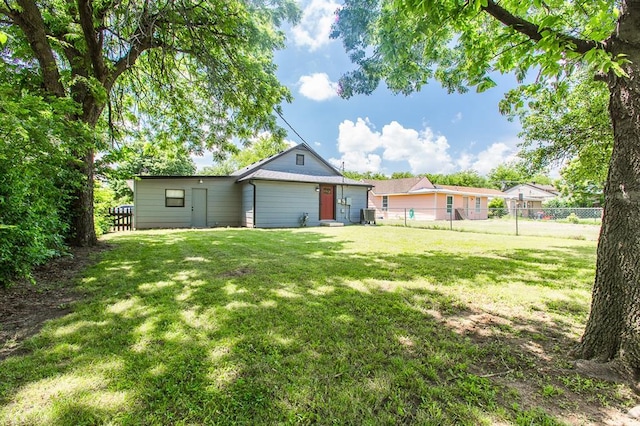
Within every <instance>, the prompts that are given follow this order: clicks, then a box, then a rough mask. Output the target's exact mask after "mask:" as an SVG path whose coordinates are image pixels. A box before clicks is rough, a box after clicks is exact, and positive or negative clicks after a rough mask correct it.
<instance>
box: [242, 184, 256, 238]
mask: <svg viewBox="0 0 640 426" xmlns="http://www.w3.org/2000/svg"><path fill="white" fill-rule="evenodd" d="M253 191H254V189H253V185H251V184H250V183H244V184H242V207H241V211H242V213H241V214H242V217H241V218H240V225H241V226H244V227H247V228H253V227H254V223H253V207H254V206H253Z"/></svg>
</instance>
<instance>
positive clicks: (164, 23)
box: [0, 0, 300, 244]
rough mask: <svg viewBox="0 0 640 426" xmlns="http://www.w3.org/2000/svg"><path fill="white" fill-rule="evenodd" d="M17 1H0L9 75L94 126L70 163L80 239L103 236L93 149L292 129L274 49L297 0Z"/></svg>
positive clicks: (215, 146) (225, 147) (200, 141)
mask: <svg viewBox="0 0 640 426" xmlns="http://www.w3.org/2000/svg"><path fill="white" fill-rule="evenodd" d="M18 3H20V4H19V5H18ZM18 3H16V2H15V1H13V0H11V1H8V2H5V3H3V4H2V5H0V14H1V15H2V16H3V24H2V31H3V32H2V34H3V36H2V40H0V42H3V41H7V42H6V44H5V45H4V46H3V55H2V57H1V58H0V61H5V62H6V63H7V64H11V66H13V67H14V71H15V72H14V74H12V75H10V80H11V82H12V83H13V85H14V86H15V87H18V88H20V89H22V90H25V91H32V92H31V93H32V94H34V93H40V91H42V90H44V92H46V94H47V95H48V96H47V97H45V98H44V99H45V101H46V102H49V99H52V102H53V100H57V99H59V98H65V99H67V100H68V101H71V100H75V101H77V102H78V103H79V104H80V105H79V106H80V109H79V110H78V111H77V113H75V114H65V113H64V111H61V110H55V111H53V110H52V112H54V113H55V114H54V117H56V118H58V119H59V120H61V121H76V122H78V123H84V124H86V125H88V126H89V127H91V128H92V129H93V130H94V134H93V138H92V139H91V143H90V144H88V145H77V146H75V147H74V149H73V153H74V154H75V160H74V163H73V168H76V169H80V170H82V171H83V172H84V175H85V179H84V180H83V181H82V186H81V187H76V188H75V189H76V190H75V191H73V197H71V198H70V199H69V200H68V203H67V208H68V209H69V210H70V213H71V217H72V221H71V225H72V229H70V234H71V235H72V236H73V237H74V241H76V242H78V243H79V244H91V243H93V242H95V236H94V235H92V233H93V226H92V225H93V224H92V223H89V220H86V219H85V218H89V217H92V216H91V215H86V214H84V213H85V212H87V211H90V210H91V208H92V201H93V200H91V199H90V198H91V197H89V196H85V195H86V194H90V192H91V190H92V185H93V181H92V171H93V166H94V164H93V158H94V154H95V153H96V152H98V151H103V152H104V151H108V150H110V149H111V148H113V146H117V145H118V144H126V143H128V142H130V141H131V140H134V141H135V140H144V141H151V142H152V144H153V145H155V146H157V147H158V151H159V152H164V151H169V152H180V153H202V152H204V150H207V149H208V150H213V151H214V152H216V153H220V155H223V154H224V153H225V152H227V151H230V150H233V142H232V141H233V140H234V137H237V138H239V139H240V140H242V141H245V140H248V139H249V138H251V137H254V136H255V135H256V134H258V133H259V132H261V131H269V132H271V133H272V134H274V135H276V137H278V138H282V137H283V136H284V130H283V129H281V128H280V127H279V126H278V125H277V122H276V114H275V113H276V112H278V111H279V105H280V104H281V103H282V102H286V101H290V100H291V93H290V91H289V90H288V89H287V88H286V87H285V86H283V85H281V84H280V82H279V81H278V79H277V76H276V66H275V64H274V63H273V55H274V51H275V50H277V49H280V48H282V47H284V39H285V36H284V32H283V31H281V30H279V26H280V25H282V24H283V23H284V22H290V23H295V22H296V21H297V19H298V18H299V14H300V12H299V9H298V7H297V5H296V3H295V1H294V0H275V1H270V0H264V1H260V0H227V1H213V0H206V1H192V0H186V1H181V2H169V3H166V2H157V1H148V2H136V1H130V0H126V1H124V2H120V1H116V2H109V1H106V2H97V3H95V2H90V4H87V5H86V7H83V6H82V5H83V4H84V3H82V2H80V4H75V3H73V4H68V3H65V2H61V1H58V0H44V1H39V2H35V1H33V0H25V2H24V3H22V2H18ZM5 31H6V35H8V39H7V40H5V37H4V35H5ZM3 81H4V80H3ZM7 81H9V80H7ZM116 189H117V190H118V191H119V192H120V191H121V188H116ZM119 196H121V194H119ZM89 225H91V226H89Z"/></svg>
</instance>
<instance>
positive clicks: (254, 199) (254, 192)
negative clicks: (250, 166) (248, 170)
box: [249, 180, 257, 228]
mask: <svg viewBox="0 0 640 426" xmlns="http://www.w3.org/2000/svg"><path fill="white" fill-rule="evenodd" d="M249 185H251V186H253V228H257V226H256V222H257V220H256V217H257V216H256V185H255V184H254V183H253V181H252V180H250V181H249Z"/></svg>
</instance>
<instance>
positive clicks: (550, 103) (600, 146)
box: [507, 72, 613, 207]
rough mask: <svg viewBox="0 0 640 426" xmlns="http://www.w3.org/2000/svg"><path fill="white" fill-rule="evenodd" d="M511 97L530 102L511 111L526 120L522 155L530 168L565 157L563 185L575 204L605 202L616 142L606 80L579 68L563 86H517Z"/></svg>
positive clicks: (540, 166)
mask: <svg viewBox="0 0 640 426" xmlns="http://www.w3.org/2000/svg"><path fill="white" fill-rule="evenodd" d="M507 99H510V101H509V102H511V103H512V104H513V103H516V102H515V99H519V100H520V103H521V104H522V105H524V104H525V103H526V105H527V107H526V108H524V107H523V108H519V109H518V108H515V109H509V111H508V112H509V114H510V115H511V117H515V116H517V117H519V118H520V121H521V122H522V128H523V131H522V133H521V135H520V136H521V137H522V138H523V144H522V148H523V150H522V151H521V153H520V155H521V156H522V157H523V158H524V159H525V161H526V164H528V165H529V167H528V169H529V170H533V171H535V170H539V169H541V168H545V167H547V166H548V165H550V164H554V163H556V164H557V163H561V162H565V163H566V165H565V166H564V167H563V168H562V170H561V176H562V182H561V183H560V185H559V188H560V189H561V191H562V193H563V195H564V196H565V197H567V198H568V199H569V200H570V202H571V205H573V206H584V207H587V206H592V205H593V204H594V203H598V204H600V205H602V204H603V203H604V195H603V192H604V183H605V181H606V178H607V172H608V169H609V159H610V158H611V151H612V147H613V129H612V126H611V119H610V117H609V96H608V92H607V87H606V85H605V84H604V83H603V82H600V81H595V80H593V79H592V78H591V77H590V76H588V75H587V74H585V73H584V72H580V73H578V74H576V75H575V76H574V77H572V78H570V79H568V80H567V81H566V82H565V84H564V85H561V86H557V87H554V86H548V87H544V88H540V89H539V90H537V91H535V92H531V91H528V90H526V89H518V90H514V91H512V92H511V93H510V94H509V95H508V96H507Z"/></svg>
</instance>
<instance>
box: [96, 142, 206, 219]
mask: <svg viewBox="0 0 640 426" xmlns="http://www.w3.org/2000/svg"><path fill="white" fill-rule="evenodd" d="M97 167H98V171H99V173H101V174H102V175H104V176H105V177H106V178H107V179H108V181H109V186H110V187H111V189H112V190H113V191H114V197H115V199H117V200H118V202H120V203H127V202H130V201H132V200H133V191H132V190H131V188H129V186H128V185H127V182H126V181H127V180H131V179H133V178H134V176H136V175H150V176H189V175H193V174H194V173H195V170H196V166H195V163H194V162H193V160H192V159H191V157H190V156H189V153H188V152H187V151H186V150H185V149H184V148H183V147H181V146H177V145H171V144H165V145H159V144H157V143H153V142H150V141H144V140H136V141H134V142H132V143H129V144H126V145H124V146H122V147H121V148H120V149H117V150H112V151H111V152H110V153H109V154H107V155H105V156H104V157H103V158H102V159H101V160H99V161H98V162H97ZM96 217H97V216H96Z"/></svg>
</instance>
